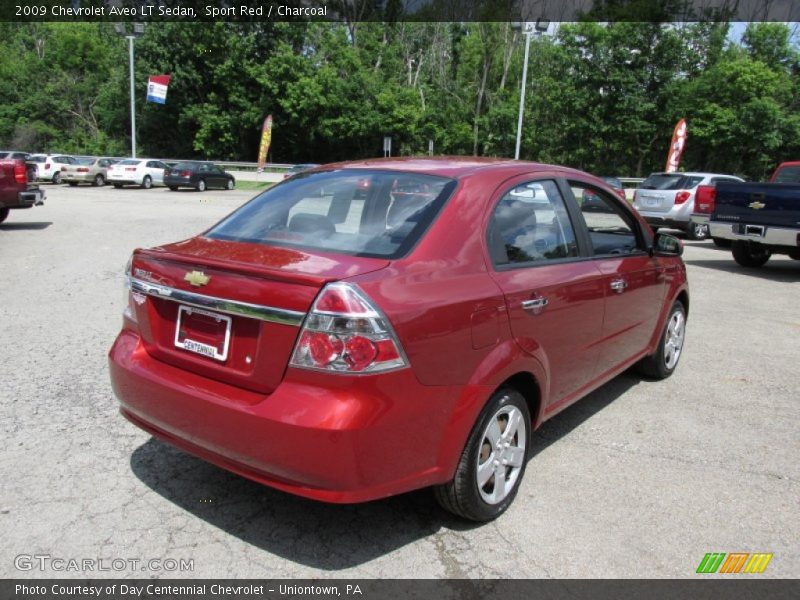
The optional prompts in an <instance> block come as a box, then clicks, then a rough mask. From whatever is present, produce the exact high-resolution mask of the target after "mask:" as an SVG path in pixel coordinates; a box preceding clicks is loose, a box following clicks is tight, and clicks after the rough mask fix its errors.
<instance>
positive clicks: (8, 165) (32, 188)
mask: <svg viewBox="0 0 800 600" xmlns="http://www.w3.org/2000/svg"><path fill="white" fill-rule="evenodd" d="M44 198H45V196H44V192H43V191H42V190H40V189H39V186H37V185H32V184H31V182H30V181H29V179H28V167H27V165H26V164H25V161H24V160H22V159H21V158H16V159H0V223H2V222H3V221H5V220H6V219H7V218H8V215H9V213H10V212H11V210H12V209H17V208H31V207H33V206H40V205H42V204H44Z"/></svg>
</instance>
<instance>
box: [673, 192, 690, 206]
mask: <svg viewBox="0 0 800 600" xmlns="http://www.w3.org/2000/svg"><path fill="white" fill-rule="evenodd" d="M691 195H692V193H691V192H687V191H686V190H684V191H682V192H678V193H677V194H675V204H683V203H684V202H686V201H687V200H688V199H689V196H691Z"/></svg>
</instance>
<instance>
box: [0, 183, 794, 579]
mask: <svg viewBox="0 0 800 600" xmlns="http://www.w3.org/2000/svg"><path fill="white" fill-rule="evenodd" d="M46 188H47V193H48V199H47V201H46V204H45V206H43V207H39V208H35V209H32V210H27V211H12V212H11V216H10V217H9V219H8V220H7V221H6V222H5V223H3V224H2V225H0V340H2V345H1V346H0V365H1V367H0V368H1V369H2V385H1V386H0V422H1V423H2V440H0V447H2V454H0V479H2V491H1V492H0V532H2V539H3V542H4V543H3V544H2V548H0V577H3V578H11V577H60V576H68V577H112V576H125V577H154V576H155V577H270V578H283V577H289V578H294V577H346V578H351V577H365V578H373V577H374V578H392V577H437V578H440V577H476V578H483V577H499V578H506V577H524V578H537V577H599V578H612V577H674V578H683V577H696V576H697V575H695V569H696V568H697V566H698V564H699V563H700V561H701V559H702V558H703V556H704V555H705V554H706V553H708V552H771V553H773V554H774V557H773V559H772V561H771V563H770V564H769V566H768V568H767V570H766V571H765V572H764V574H763V575H761V577H784V578H786V577H798V576H800V553H798V542H797V540H798V539H800V516H799V515H800V460H799V459H800V436H798V422H800V419H799V418H798V417H800V403H799V402H798V399H800V368H798V356H800V353H799V352H798V351H800V313H799V312H798V308H797V299H798V297H800V296H799V295H798V292H800V262H798V261H792V260H789V259H788V258H785V257H777V258H774V259H772V260H771V261H770V262H769V263H768V265H767V266H766V267H765V268H763V269H761V270H755V271H745V270H743V269H741V268H739V267H738V266H737V265H736V264H735V263H734V262H733V260H732V258H731V256H730V252H729V251H727V250H721V249H717V248H715V247H714V246H713V245H712V244H711V243H710V242H704V243H700V242H688V243H687V247H686V252H685V255H684V259H685V260H686V263H687V266H688V269H689V278H690V286H691V308H690V314H689V321H688V333H687V343H686V347H685V352H684V354H683V356H682V358H681V364H680V365H679V368H678V370H677V372H676V374H675V375H674V376H673V377H672V378H670V379H668V380H666V381H664V382H649V381H643V380H641V379H640V378H638V377H637V376H635V375H632V374H625V375H623V376H621V377H619V378H617V379H616V380H614V381H612V382H611V383H609V384H607V385H606V386H604V387H603V388H601V389H600V390H598V391H596V392H595V393H593V394H591V395H590V396H589V397H587V398H585V399H584V400H582V401H581V402H579V403H577V404H576V405H574V406H573V407H571V408H569V409H568V410H566V411H565V412H563V413H561V414H560V415H558V416H556V417H555V418H554V419H552V420H551V421H549V422H548V423H546V424H545V425H544V426H543V427H542V429H540V430H539V431H538V432H537V433H536V434H535V439H534V443H533V457H532V459H531V462H530V463H529V465H528V470H527V475H526V477H525V481H524V482H523V484H522V488H521V490H520V493H519V496H518V497H517V500H516V502H515V503H514V505H513V506H512V507H511V509H510V510H509V511H508V512H507V513H506V514H505V515H504V516H503V517H502V518H500V519H499V520H498V521H496V522H494V523H491V524H488V525H484V526H474V525H469V524H465V523H463V522H460V521H458V520H456V519H454V518H453V517H451V516H449V515H447V514H446V513H445V512H443V511H442V510H441V509H439V508H438V506H437V505H436V504H435V502H434V501H433V500H432V498H431V496H430V494H429V493H428V492H427V491H424V490H423V491H420V492H415V493H411V494H406V495H404V496H401V497H397V498H392V499H389V500H385V501H379V502H373V503H369V504H365V505H358V506H333V505H325V504H319V503H315V502H312V501H308V500H303V499H298V498H295V497H293V496H289V495H286V494H283V493H280V492H277V491H273V490H271V489H268V488H265V487H262V486H260V485H258V484H255V483H251V482H249V481H247V480H245V479H242V478H239V477H237V476H235V475H232V474H229V473H228V472H226V471H223V470H221V469H218V468H216V467H214V466H211V465H209V464H206V463H204V462H202V461H200V460H198V459H195V458H193V457H191V456H188V455H186V454H183V453H182V452H179V451H177V450H174V449H172V448H171V447H169V446H166V445H164V444H162V443H160V442H157V441H154V440H152V439H151V438H150V436H148V435H147V434H145V433H144V432H142V431H140V430H138V429H136V428H135V427H133V426H132V425H130V424H129V423H128V422H127V421H125V420H124V419H123V418H122V417H121V416H120V415H119V414H118V412H117V404H116V400H115V398H114V396H113V394H112V391H111V387H110V384H109V378H108V370H107V364H106V352H107V351H108V348H109V347H110V345H111V343H112V341H113V339H114V337H115V335H116V333H117V331H118V328H119V325H120V322H121V316H120V314H121V311H122V306H123V304H122V303H123V286H122V271H123V268H124V265H125V263H126V261H127V259H128V256H129V255H130V252H131V250H132V249H133V248H135V247H137V246H150V245H155V244H159V243H164V242H170V241H176V240H179V239H183V238H186V237H189V236H191V235H193V234H195V233H198V232H200V231H202V230H204V229H205V228H207V227H208V226H209V225H211V224H213V223H214V222H215V221H217V220H218V219H219V218H221V217H222V216H224V215H225V214H227V213H228V212H230V211H231V210H232V209H234V208H235V207H237V206H239V205H240V204H241V203H243V202H244V201H246V200H247V199H248V198H250V197H251V196H252V195H253V194H254V192H249V191H247V192H246V191H233V192H205V193H203V194H200V193H196V192H192V191H185V192H169V191H168V190H166V189H164V188H156V189H153V190H149V191H145V190H138V189H125V190H115V189H112V188H88V187H80V188H77V189H73V188H67V187H54V186H46ZM409 443H413V440H409ZM387 460H391V457H387ZM20 555H49V556H50V557H52V558H61V559H66V560H69V559H77V560H82V559H95V560H97V559H103V560H105V561H106V563H105V564H106V565H108V564H109V561H111V560H112V559H115V558H122V559H125V560H128V559H141V560H149V559H159V560H164V559H174V560H180V559H187V560H188V559H191V560H192V561H193V570H191V571H188V570H187V571H172V570H170V571H166V570H159V569H151V570H148V571H146V572H142V571H141V567H137V568H134V567H130V566H128V567H126V568H124V569H120V570H115V569H114V570H109V571H94V572H92V571H67V572H63V571H56V570H53V569H52V568H48V569H44V570H41V569H39V568H38V566H37V565H36V564H34V566H33V568H32V569H31V570H19V569H18V567H19V566H20V562H19V560H18V559H17V560H15V559H16V557H18V556H20ZM25 564H27V563H24V562H23V563H22V566H23V567H24V566H25ZM117 564H119V563H117ZM748 577H753V576H748Z"/></svg>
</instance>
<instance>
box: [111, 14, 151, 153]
mask: <svg viewBox="0 0 800 600" xmlns="http://www.w3.org/2000/svg"><path fill="white" fill-rule="evenodd" d="M114 31H116V32H117V34H118V35H121V36H122V37H124V38H127V39H128V71H129V73H130V80H131V157H132V158H136V90H135V89H134V88H135V85H134V81H133V40H135V39H136V38H138V37H142V36H143V35H144V23H134V24H133V31H132V32H129V31H128V28H127V27H126V24H125V23H114Z"/></svg>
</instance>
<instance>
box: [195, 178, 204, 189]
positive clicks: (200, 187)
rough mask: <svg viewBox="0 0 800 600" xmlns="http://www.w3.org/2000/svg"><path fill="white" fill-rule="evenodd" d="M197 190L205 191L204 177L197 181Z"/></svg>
mask: <svg viewBox="0 0 800 600" xmlns="http://www.w3.org/2000/svg"><path fill="white" fill-rule="evenodd" d="M196 187H197V191H198V192H205V191H206V181H205V179H201V180H200V181H198V182H197V186H196Z"/></svg>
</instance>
